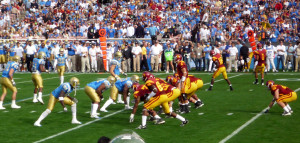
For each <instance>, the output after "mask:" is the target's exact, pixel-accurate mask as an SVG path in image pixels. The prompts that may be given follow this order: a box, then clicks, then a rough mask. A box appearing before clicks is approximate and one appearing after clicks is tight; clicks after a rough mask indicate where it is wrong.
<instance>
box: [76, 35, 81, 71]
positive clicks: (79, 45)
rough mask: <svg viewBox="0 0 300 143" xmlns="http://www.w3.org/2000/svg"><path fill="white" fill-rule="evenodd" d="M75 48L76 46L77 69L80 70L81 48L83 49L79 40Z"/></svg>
mask: <svg viewBox="0 0 300 143" xmlns="http://www.w3.org/2000/svg"><path fill="white" fill-rule="evenodd" d="M75 48H76V50H77V51H76V52H75V59H76V64H75V65H76V71H77V72H79V71H80V70H81V56H80V55H81V49H82V45H81V44H79V42H78V41H76V44H75Z"/></svg>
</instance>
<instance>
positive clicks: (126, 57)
mask: <svg viewBox="0 0 300 143" xmlns="http://www.w3.org/2000/svg"><path fill="white" fill-rule="evenodd" d="M130 53H131V51H130V49H129V48H128V44H127V43H125V48H124V49H123V50H122V54H123V55H122V56H123V60H122V70H123V71H124V72H125V73H126V72H130V71H131V64H130V63H131V58H130Z"/></svg>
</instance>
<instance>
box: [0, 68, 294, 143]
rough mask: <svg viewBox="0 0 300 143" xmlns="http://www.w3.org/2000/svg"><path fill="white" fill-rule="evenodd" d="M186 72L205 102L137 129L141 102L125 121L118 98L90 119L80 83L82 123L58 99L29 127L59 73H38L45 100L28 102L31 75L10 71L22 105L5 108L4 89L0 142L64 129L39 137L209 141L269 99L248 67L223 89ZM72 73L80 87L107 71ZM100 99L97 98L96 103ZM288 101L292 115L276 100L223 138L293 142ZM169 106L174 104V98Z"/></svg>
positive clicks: (289, 76)
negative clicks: (38, 122) (284, 113)
mask: <svg viewBox="0 0 300 143" xmlns="http://www.w3.org/2000/svg"><path fill="white" fill-rule="evenodd" d="M191 74H194V75H195V76H196V77H199V78H202V80H203V81H204V84H205V85H204V86H203V88H202V89H201V90H199V91H198V92H197V94H198V97H200V98H201V100H202V101H203V102H204V103H205V105H204V106H203V107H202V108H199V109H194V108H193V107H194V105H192V108H191V113H188V114H183V115H182V116H184V117H185V118H187V119H188V120H189V121H190V122H189V124H187V125H186V126H184V127H180V126H179V125H180V123H181V122H180V121H179V120H176V119H172V118H166V119H165V120H166V123H165V124H163V125H154V124H153V123H152V122H150V121H149V122H147V129H145V130H137V129H135V128H136V127H138V126H139V125H140V124H141V107H142V106H141V105H140V108H139V110H138V112H137V114H136V115H135V121H134V123H131V124H130V123H129V116H130V113H131V111H130V110H124V105H121V104H116V105H111V106H110V107H109V108H108V109H107V110H108V111H109V112H108V113H102V112H101V115H100V116H101V117H104V118H102V119H100V120H94V119H91V118H90V117H89V115H90V114H89V113H87V112H89V111H90V103H91V101H90V99H89V98H88V96H87V95H85V93H84V91H83V90H82V89H80V90H79V91H78V92H77V96H76V98H77V99H78V100H79V103H78V106H77V107H78V108H77V110H78V112H77V114H78V115H77V118H78V120H80V121H81V122H82V123H83V125H82V126H79V125H72V124H71V108H70V107H68V112H62V111H63V108H62V107H61V105H60V104H59V103H58V104H56V106H55V108H54V110H53V112H52V113H51V114H50V115H49V116H48V117H47V118H46V119H45V120H43V122H42V123H41V124H42V125H43V126H42V127H34V126H33V123H34V121H36V120H37V118H38V117H39V116H40V115H41V113H42V112H43V111H44V110H45V109H46V107H47V103H48V99H49V96H48V95H49V93H50V92H51V91H53V90H54V89H55V88H56V87H57V86H58V85H59V78H58V75H57V74H43V75H42V77H43V79H44V91H43V95H44V97H43V99H44V102H45V103H46V104H45V105H41V104H39V103H36V104H34V103H32V96H33V93H32V92H33V84H32V82H31V75H30V74H28V73H24V74H22V73H16V74H15V75H14V78H15V81H16V83H17V88H18V94H17V100H18V102H17V104H18V105H20V106H22V108H21V109H11V108H10V101H11V92H9V93H8V95H7V97H6V99H5V101H4V105H5V107H6V110H0V127H1V128H0V142H1V143H3V142H35V141H40V140H43V139H45V138H47V137H49V136H52V135H57V134H59V133H62V132H64V131H66V132H65V133H62V134H60V135H57V136H55V137H53V138H50V139H47V140H45V141H44V142H51V143H52V142H74V143H75V142H78V143H79V142H97V140H98V138H99V137H101V136H107V137H110V138H113V137H115V136H117V135H119V134H122V133H126V132H136V133H137V134H139V135H140V136H141V137H142V138H143V139H144V140H145V141H146V142H147V143H174V142H186V143H199V142H208V143H215V142H219V141H221V140H222V139H224V138H225V137H226V136H228V135H230V134H231V133H232V132H233V131H234V130H236V129H237V128H239V127H240V126H241V125H243V124H244V123H246V122H247V121H248V120H250V119H251V118H252V117H254V116H255V115H257V114H258V113H260V112H261V111H262V110H263V109H264V108H266V107H267V106H268V104H269V102H270V101H271V99H272V96H271V94H270V91H268V90H267V88H266V86H261V85H253V84H252V82H253V81H254V78H253V77H254V76H253V74H251V73H229V74H228V76H229V78H230V80H231V82H232V85H233V88H234V91H229V87H228V85H227V83H226V82H225V81H224V80H222V78H221V77H218V78H217V79H216V81H217V82H216V83H215V85H214V87H213V91H205V89H207V88H208V87H209V82H210V79H211V75H212V74H211V73H191ZM129 75H132V74H129ZM139 75H140V76H141V74H139ZM73 76H76V77H78V78H79V79H80V83H81V88H83V87H84V86H85V85H86V84H87V83H89V82H91V81H94V80H97V79H99V78H106V77H107V76H108V74H76V73H67V74H66V75H65V81H68V80H69V79H70V78H71V77H73ZM156 76H157V77H160V78H163V79H165V77H166V76H167V74H163V73H159V74H156ZM299 78H300V74H299V73H270V74H268V75H266V78H265V81H267V80H269V79H272V80H275V82H276V83H279V84H283V85H286V86H288V87H290V88H291V89H294V90H296V89H298V88H300V84H299ZM276 79H279V81H278V80H276ZM284 79H286V80H284ZM141 83H142V82H141ZM109 92H110V91H109V90H108V91H105V92H104V98H105V100H104V102H105V101H106V99H108V97H109V94H110V93H109ZM73 94H74V93H72V94H71V96H73ZM298 94H299V92H298ZM104 102H103V101H102V105H103V103H104ZM131 105H132V103H131ZM290 106H291V107H292V108H293V110H294V113H293V115H292V116H289V117H282V116H281V113H282V111H283V110H282V109H281V108H279V106H278V105H276V106H274V107H273V108H272V109H271V110H270V113H268V114H265V115H262V116H260V117H259V118H258V119H256V120H255V121H254V122H252V123H251V124H249V125H248V126H247V127H246V128H244V129H243V130H241V132H239V133H238V134H236V135H235V136H233V137H232V138H230V139H229V140H228V141H227V142H243V143H248V142H249V143H253V142H264V143H268V142H272V143H273V142H289V143H291V142H299V140H300V137H299V133H300V132H299V129H300V124H298V119H299V118H300V114H299V111H300V105H299V104H298V101H294V102H291V103H290ZM174 108H175V109H176V108H178V106H177V104H176V103H175V104H174ZM161 116H162V117H165V116H164V115H161ZM76 127H77V128H76ZM69 129H71V130H69Z"/></svg>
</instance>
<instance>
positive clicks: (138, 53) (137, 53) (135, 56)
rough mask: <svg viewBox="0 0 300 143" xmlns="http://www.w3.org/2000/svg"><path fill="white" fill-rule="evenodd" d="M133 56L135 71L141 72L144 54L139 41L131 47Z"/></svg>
mask: <svg viewBox="0 0 300 143" xmlns="http://www.w3.org/2000/svg"><path fill="white" fill-rule="evenodd" d="M131 53H132V56H133V72H136V71H137V72H140V65H141V64H140V56H141V54H142V48H141V47H140V46H139V44H138V42H135V45H134V46H133V47H132V49H131Z"/></svg>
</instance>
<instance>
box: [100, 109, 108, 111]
mask: <svg viewBox="0 0 300 143" xmlns="http://www.w3.org/2000/svg"><path fill="white" fill-rule="evenodd" d="M100 111H101V112H108V111H107V110H105V109H100Z"/></svg>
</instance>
